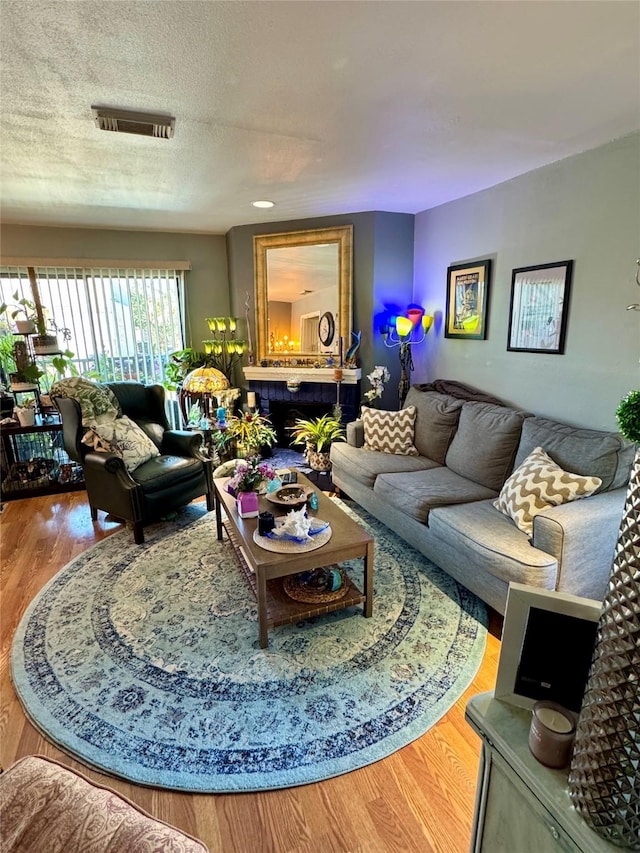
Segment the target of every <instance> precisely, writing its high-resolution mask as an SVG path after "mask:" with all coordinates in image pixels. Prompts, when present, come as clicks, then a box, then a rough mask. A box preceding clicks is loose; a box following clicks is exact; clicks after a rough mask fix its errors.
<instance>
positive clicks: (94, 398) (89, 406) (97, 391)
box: [49, 376, 122, 426]
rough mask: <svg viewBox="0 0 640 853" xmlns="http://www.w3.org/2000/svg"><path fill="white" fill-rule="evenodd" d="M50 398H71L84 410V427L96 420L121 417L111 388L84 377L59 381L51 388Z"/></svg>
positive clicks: (116, 399)
mask: <svg viewBox="0 0 640 853" xmlns="http://www.w3.org/2000/svg"><path fill="white" fill-rule="evenodd" d="M49 396H50V397H71V399H72V400H76V401H77V402H78V404H79V405H80V409H81V410H82V425H83V426H89V424H90V423H93V422H95V421H96V420H100V419H103V416H106V418H104V419H106V420H113V419H114V418H117V417H118V415H120V414H121V413H122V412H121V409H120V403H119V402H118V398H117V397H116V395H115V394H114V393H113V391H112V390H111V388H107V386H106V385H102V383H100V382H92V381H91V380H90V379H85V378H84V377H83V376H71V377H70V378H68V379H58V381H57V382H54V384H53V385H52V386H51V390H50V391H49Z"/></svg>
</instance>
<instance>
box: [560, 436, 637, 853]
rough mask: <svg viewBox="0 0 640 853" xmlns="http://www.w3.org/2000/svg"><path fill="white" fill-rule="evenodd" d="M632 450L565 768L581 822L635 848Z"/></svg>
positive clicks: (634, 485) (634, 499)
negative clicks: (610, 564)
mask: <svg viewBox="0 0 640 853" xmlns="http://www.w3.org/2000/svg"><path fill="white" fill-rule="evenodd" d="M639 685H640V449H637V450H636V455H635V460H634V463H633V467H632V469H631V477H630V480H629V487H628V490H627V497H626V502H625V507H624V512H623V515H622V522H621V524H620V533H619V535H618V543H617V546H616V552H615V557H614V561H613V569H612V572H611V577H610V579H609V587H608V590H607V594H606V596H605V599H604V602H603V604H602V611H601V614H600V619H599V621H598V628H597V633H596V644H595V649H594V655H593V662H592V664H591V671H590V673H589V680H588V682H587V688H586V691H585V695H584V698H583V701H582V709H581V711H580V719H579V722H578V729H577V732H576V740H575V745H574V750H573V758H572V761H571V769H570V772H569V795H570V797H571V800H572V802H573V805H574V806H575V809H576V811H578V812H579V813H580V814H581V815H582V817H583V818H584V819H585V821H586V822H587V823H588V824H589V825H590V826H591V827H592V828H593V829H594V830H595V831H596V832H597V833H598V834H599V835H600V836H602V837H603V838H606V839H607V840H608V841H610V842H611V843H612V844H616V845H618V846H620V847H627V848H629V849H631V850H640V811H639V809H638V803H639V802H640V697H639V694H638V690H639Z"/></svg>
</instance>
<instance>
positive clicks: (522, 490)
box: [493, 447, 602, 538]
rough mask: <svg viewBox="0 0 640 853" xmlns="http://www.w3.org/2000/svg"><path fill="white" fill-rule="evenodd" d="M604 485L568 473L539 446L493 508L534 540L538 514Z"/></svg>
mask: <svg viewBox="0 0 640 853" xmlns="http://www.w3.org/2000/svg"><path fill="white" fill-rule="evenodd" d="M601 484H602V480H601V479H600V478H599V477H586V476H583V475H582V474H571V473H570V472H569V471H565V470H564V469H563V468H561V467H560V466H559V465H557V464H556V463H555V462H554V461H553V459H552V458H551V457H550V456H549V455H548V454H546V453H545V452H544V450H543V449H542V448H541V447H536V448H535V450H532V451H531V453H530V454H529V455H528V456H527V458H526V459H525V460H524V461H523V462H522V464H521V465H520V466H519V467H518V468H516V470H515V471H514V472H513V474H511V476H510V477H508V479H507V480H506V481H505V484H504V486H503V487H502V491H501V492H500V494H499V495H498V498H497V500H496V501H494V503H493V505H494V507H495V508H496V509H499V510H500V512H502V513H504V514H505V515H508V516H510V518H512V519H513V520H514V521H515V523H516V526H517V527H518V528H519V529H520V530H522V531H523V532H524V533H526V534H527V536H528V537H529V538H531V536H532V535H533V519H534V518H535V516H536V515H538V513H541V512H543V511H544V510H545V509H548V507H550V506H560V504H563V503H568V502H569V501H575V500H577V499H578V498H586V497H588V496H589V495H592V494H593V493H594V492H595V491H596V489H598V488H599V487H600V485H601Z"/></svg>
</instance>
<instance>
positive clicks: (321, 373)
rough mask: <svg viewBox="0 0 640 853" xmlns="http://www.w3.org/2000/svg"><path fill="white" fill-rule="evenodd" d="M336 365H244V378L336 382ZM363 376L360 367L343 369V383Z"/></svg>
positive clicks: (268, 380)
mask: <svg viewBox="0 0 640 853" xmlns="http://www.w3.org/2000/svg"><path fill="white" fill-rule="evenodd" d="M335 370H336V368H334V367H297V366H294V365H287V366H286V367H243V368H242V372H243V373H244V378H245V379H247V380H249V381H253V382H286V381H287V380H290V379H299V380H300V382H335V381H336V379H335ZM361 376H362V370H361V369H360V368H359V367H344V368H343V369H342V379H341V380H340V381H341V382H342V384H343V385H356V384H357V383H358V382H359V381H360V378H361Z"/></svg>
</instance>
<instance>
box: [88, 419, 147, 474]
mask: <svg viewBox="0 0 640 853" xmlns="http://www.w3.org/2000/svg"><path fill="white" fill-rule="evenodd" d="M82 441H83V442H84V444H88V445H89V446H90V447H93V449H94V450H97V451H103V452H104V451H106V452H107V453H114V454H115V455H116V456H120V457H121V459H122V461H123V462H124V464H125V467H126V469H127V471H134V470H135V469H136V468H138V466H140V465H142V464H144V463H145V462H148V461H149V460H150V459H153V458H154V457H155V456H160V451H159V450H158V448H157V447H156V446H155V444H154V443H153V442H152V441H151V439H150V438H149V436H148V435H147V434H146V433H145V432H144V430H142V429H140V427H139V426H138V424H137V423H135V421H132V420H131V418H128V417H127V416H126V415H123V416H122V417H121V418H114V419H113V420H111V421H103V422H102V423H94V424H91V426H90V427H89V429H88V431H87V433H86V434H85V435H84V436H83V438H82Z"/></svg>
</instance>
